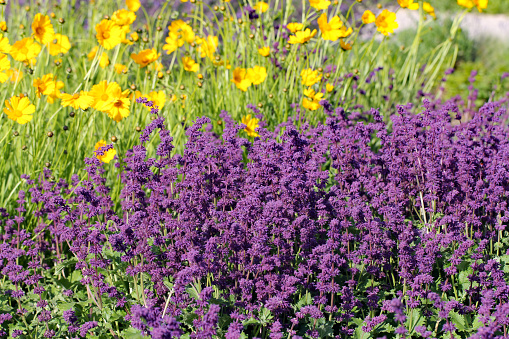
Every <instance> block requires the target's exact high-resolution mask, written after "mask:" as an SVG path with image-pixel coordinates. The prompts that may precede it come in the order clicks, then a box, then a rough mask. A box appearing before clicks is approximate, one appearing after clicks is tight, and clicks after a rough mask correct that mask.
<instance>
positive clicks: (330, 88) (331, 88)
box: [325, 84, 334, 93]
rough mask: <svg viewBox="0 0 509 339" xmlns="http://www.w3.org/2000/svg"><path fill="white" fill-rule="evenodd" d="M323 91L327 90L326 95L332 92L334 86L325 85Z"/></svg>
mask: <svg viewBox="0 0 509 339" xmlns="http://www.w3.org/2000/svg"><path fill="white" fill-rule="evenodd" d="M325 89H326V90H327V93H330V92H332V91H333V90H334V86H333V85H331V84H327V85H325Z"/></svg>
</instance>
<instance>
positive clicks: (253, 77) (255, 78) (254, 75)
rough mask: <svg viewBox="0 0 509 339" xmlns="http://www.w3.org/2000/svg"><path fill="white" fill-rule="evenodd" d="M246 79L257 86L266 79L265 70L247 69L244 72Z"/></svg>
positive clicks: (262, 68)
mask: <svg viewBox="0 0 509 339" xmlns="http://www.w3.org/2000/svg"><path fill="white" fill-rule="evenodd" d="M246 78H247V79H249V81H251V83H252V84H253V85H259V84H261V83H262V82H264V81H265V78H267V69H266V68H265V67H262V66H255V67H253V68H249V69H248V70H247V72H246Z"/></svg>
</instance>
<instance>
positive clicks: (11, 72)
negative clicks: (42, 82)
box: [5, 68, 23, 83]
mask: <svg viewBox="0 0 509 339" xmlns="http://www.w3.org/2000/svg"><path fill="white" fill-rule="evenodd" d="M5 73H6V74H7V76H8V77H9V81H10V82H13V83H17V82H18V81H20V80H21V79H22V78H23V72H22V71H21V70H20V71H18V70H17V69H16V68H11V69H8V70H7V71H5Z"/></svg>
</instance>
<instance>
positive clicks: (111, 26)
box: [95, 19, 123, 50]
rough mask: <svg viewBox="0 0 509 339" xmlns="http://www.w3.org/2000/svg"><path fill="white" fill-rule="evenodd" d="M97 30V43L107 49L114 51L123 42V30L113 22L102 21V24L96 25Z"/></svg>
mask: <svg viewBox="0 0 509 339" xmlns="http://www.w3.org/2000/svg"><path fill="white" fill-rule="evenodd" d="M95 30H96V32H97V34H96V35H95V37H96V38H97V41H98V42H99V44H101V46H103V47H104V48H105V49H108V50H109V49H112V48H113V47H115V46H116V45H118V44H120V43H121V42H122V35H123V32H122V29H121V28H120V26H118V25H117V24H115V22H113V21H112V20H106V19H103V20H101V22H100V23H98V24H97V25H95Z"/></svg>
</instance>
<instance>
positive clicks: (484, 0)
mask: <svg viewBox="0 0 509 339" xmlns="http://www.w3.org/2000/svg"><path fill="white" fill-rule="evenodd" d="M458 5H460V6H463V7H466V8H472V7H474V6H475V7H477V10H478V11H479V12H482V10H483V9H486V8H487V7H488V0H458Z"/></svg>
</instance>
